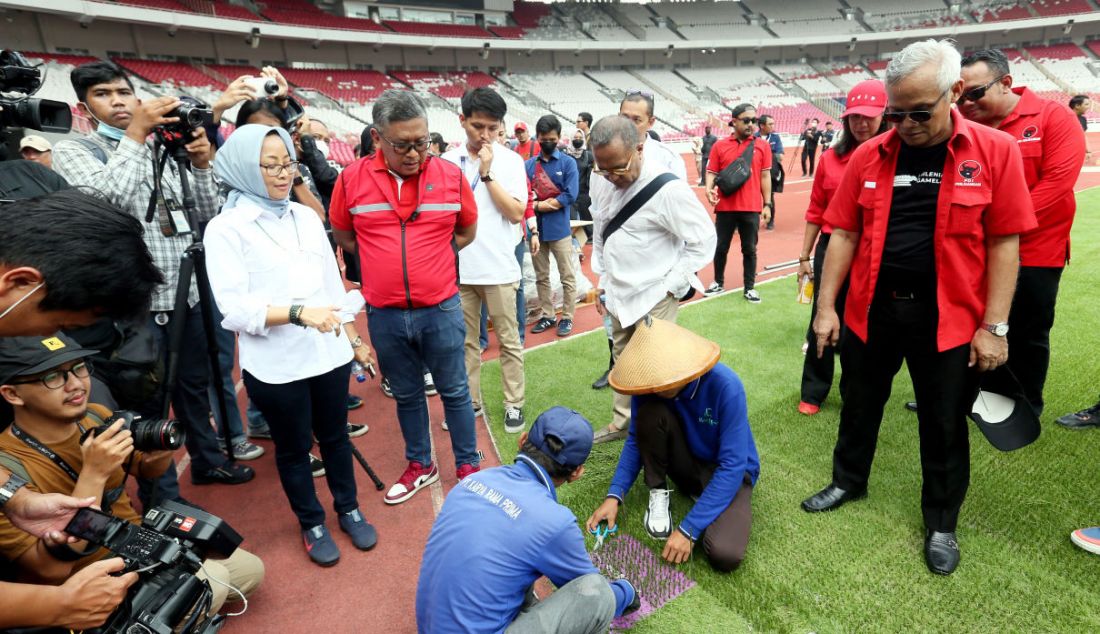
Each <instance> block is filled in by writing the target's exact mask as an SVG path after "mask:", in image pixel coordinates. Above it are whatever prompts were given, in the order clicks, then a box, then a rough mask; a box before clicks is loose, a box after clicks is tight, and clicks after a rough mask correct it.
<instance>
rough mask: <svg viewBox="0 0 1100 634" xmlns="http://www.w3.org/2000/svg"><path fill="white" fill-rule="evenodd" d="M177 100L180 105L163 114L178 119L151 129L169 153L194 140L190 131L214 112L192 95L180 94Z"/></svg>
mask: <svg viewBox="0 0 1100 634" xmlns="http://www.w3.org/2000/svg"><path fill="white" fill-rule="evenodd" d="M179 100H180V105H178V106H176V108H175V109H174V110H172V111H171V112H168V113H167V114H165V115H164V116H165V117H175V118H177V119H179V121H176V122H175V123H167V124H165V125H160V126H157V127H156V128H154V129H153V133H154V134H156V135H157V139H159V140H160V143H161V145H163V146H164V147H165V149H166V150H168V152H169V153H176V152H179V151H181V150H182V149H183V146H185V145H187V144H188V143H190V142H191V141H193V140H194V137H192V136H191V132H192V131H193V130H197V129H198V128H201V127H202V126H203V124H204V123H205V122H207V121H210V120H212V119H213V117H214V112H213V111H212V110H211V109H210V107H209V106H207V105H206V104H205V103H203V102H201V101H199V100H198V99H195V98H194V97H188V96H187V95H181V96H180V97H179Z"/></svg>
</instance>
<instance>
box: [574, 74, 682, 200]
mask: <svg viewBox="0 0 1100 634" xmlns="http://www.w3.org/2000/svg"><path fill="white" fill-rule="evenodd" d="M619 114H620V115H622V116H624V117H626V118H627V119H630V120H631V121H633V122H634V127H636V128H637V129H638V135H639V137H640V138H641V139H644V140H645V155H646V156H647V157H649V162H650V163H651V164H656V165H659V166H661V168H662V170H661V171H663V172H672V173H673V174H675V175H676V177H677V178H679V179H680V180H682V181H686V180H687V165H685V164H684V159H683V157H681V156H680V155H679V154H677V153H676V151H675V150H673V149H672V148H670V147H668V146H667V145H665V144H664V143H661V142H660V141H658V140H657V139H654V138H652V137H650V136H649V130H650V129H651V128H652V127H653V124H654V123H656V121H657V117H655V116H654V115H653V94H652V93H649V92H646V91H644V90H628V91H627V92H626V97H623V100H622V102H621V103H620V104H619ZM593 180H595V179H593Z"/></svg>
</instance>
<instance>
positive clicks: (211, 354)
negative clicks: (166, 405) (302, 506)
mask: <svg viewBox="0 0 1100 634" xmlns="http://www.w3.org/2000/svg"><path fill="white" fill-rule="evenodd" d="M187 250H188V251H189V252H191V253H192V255H191V259H192V260H194V263H195V273H196V275H197V280H196V282H197V285H198V287H199V307H200V311H199V312H201V313H202V326H203V330H205V331H206V333H205V334H206V355H207V359H208V361H209V364H210V384H211V385H213V386H215V387H216V389H215V390H214V401H215V407H217V408H218V416H219V419H218V420H221V421H223V422H226V429H225V430H224V432H223V435H224V436H225V438H224V440H225V455H226V456H228V457H229V460H230V461H233V460H234V457H233V439H232V437H231V435H230V433H229V424H228V421H229V407H228V405H227V404H226V402H225V390H223V389H222V366H221V363H220V361H219V360H218V338H217V335H216V334H215V332H214V329H215V328H216V327H217V324H215V323H214V315H213V313H211V312H210V311H211V309H212V307H213V304H211V302H213V301H214V297H213V293H211V292H210V281H209V279H210V278H208V277H207V274H206V252H205V251H204V250H203V246H202V243H201V242H196V243H194V244H192V245H191V246H190V247H188V249H187Z"/></svg>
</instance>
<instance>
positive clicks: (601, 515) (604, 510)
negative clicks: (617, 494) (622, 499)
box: [585, 497, 619, 531]
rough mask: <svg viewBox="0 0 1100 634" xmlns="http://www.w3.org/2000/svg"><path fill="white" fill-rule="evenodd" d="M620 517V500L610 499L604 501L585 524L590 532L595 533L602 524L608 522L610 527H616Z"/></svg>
mask: <svg viewBox="0 0 1100 634" xmlns="http://www.w3.org/2000/svg"><path fill="white" fill-rule="evenodd" d="M618 517H619V500H618V498H613V497H608V498H607V499H605V500H604V501H603V504H601V505H600V506H599V507H598V508H597V509H596V511H595V512H594V513H592V516H591V517H589V518H588V521H587V522H585V526H587V527H588V530H589V531H595V530H596V529H597V528H599V526H600V522H607V525H608V526H615V525H616V524H617V522H616V521H615V520H616V519H617V518H618Z"/></svg>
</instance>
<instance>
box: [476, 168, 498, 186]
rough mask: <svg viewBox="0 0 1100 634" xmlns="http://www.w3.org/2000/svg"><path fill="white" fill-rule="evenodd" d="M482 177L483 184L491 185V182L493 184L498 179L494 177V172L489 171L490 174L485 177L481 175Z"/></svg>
mask: <svg viewBox="0 0 1100 634" xmlns="http://www.w3.org/2000/svg"><path fill="white" fill-rule="evenodd" d="M480 176H481V182H483V183H491V182H493V181H495V180H496V179H497V177H496V176H494V175H493V170H489V173H488V174H484V175H480Z"/></svg>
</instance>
